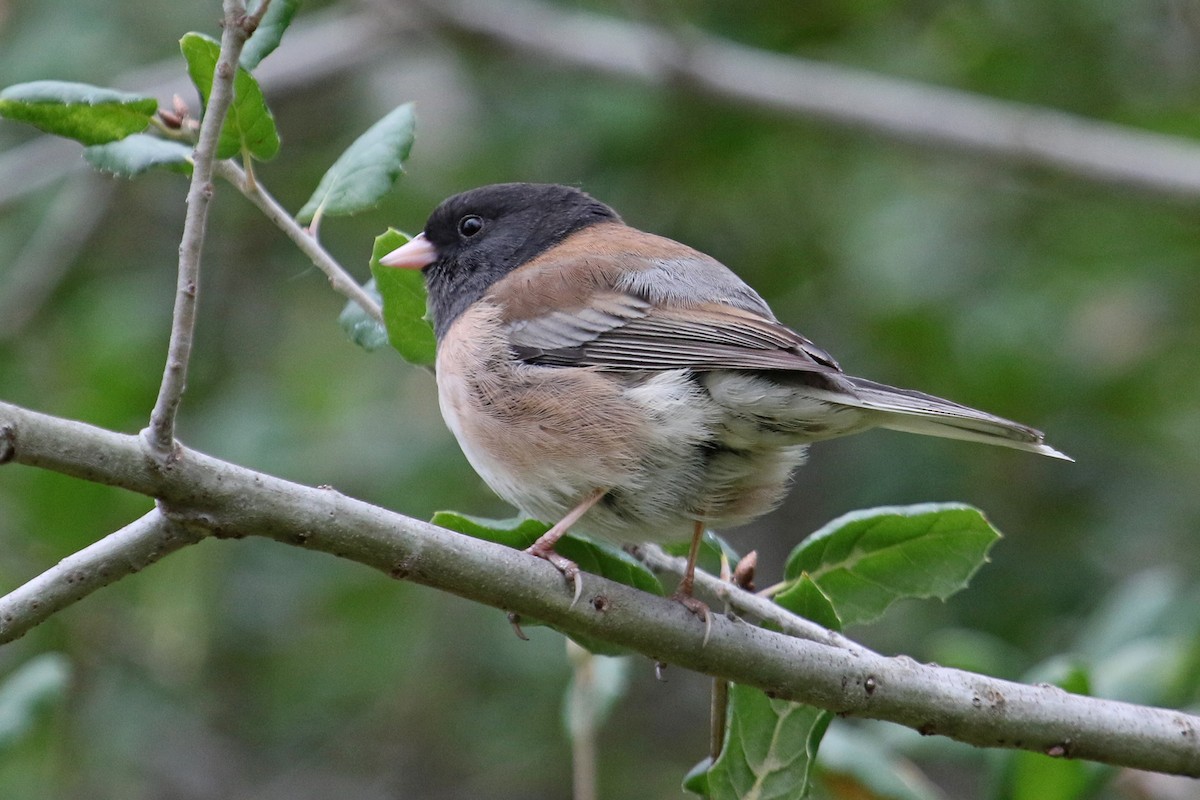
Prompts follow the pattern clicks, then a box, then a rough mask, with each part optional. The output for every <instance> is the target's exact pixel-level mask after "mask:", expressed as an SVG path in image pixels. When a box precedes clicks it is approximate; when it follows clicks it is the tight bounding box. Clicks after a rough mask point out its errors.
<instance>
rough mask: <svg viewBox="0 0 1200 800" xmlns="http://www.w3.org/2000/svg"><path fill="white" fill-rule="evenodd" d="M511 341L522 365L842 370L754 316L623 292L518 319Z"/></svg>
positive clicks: (755, 312)
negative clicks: (661, 301)
mask: <svg viewBox="0 0 1200 800" xmlns="http://www.w3.org/2000/svg"><path fill="white" fill-rule="evenodd" d="M743 286H744V284H743ZM755 297H757V295H755ZM759 302H760V303H761V300H760V301H759ZM762 307H763V308H764V309H765V308H766V306H765V304H764V305H763V306H762ZM766 314H767V315H769V314H770V311H769V310H767V311H766ZM509 340H510V342H511V343H512V346H513V349H514V350H515V353H516V355H517V357H518V358H520V359H521V360H523V361H525V362H527V363H531V364H541V365H545V366H555V367H599V368H605V369H621V370H640V369H653V370H666V369H685V368H686V369H696V370H715V369H777V370H801V371H806V372H839V371H840V370H839V367H838V365H837V362H836V361H834V359H833V357H832V356H830V355H829V354H828V353H826V352H825V351H824V350H822V349H820V348H819V347H817V346H816V345H814V344H813V343H812V342H810V341H809V340H808V339H806V338H804V337H803V336H801V335H800V334H798V333H796V332H795V331H793V330H791V329H790V328H787V327H785V326H784V325H781V324H780V323H779V322H777V321H776V320H775V319H774V318H773V317H771V316H764V315H763V314H762V313H761V312H759V311H758V310H757V309H754V310H750V309H746V308H739V307H737V306H734V305H729V304H725V303H721V302H707V303H703V304H694V303H693V304H692V305H656V304H654V303H652V302H651V301H650V300H649V299H647V298H645V297H640V296H637V295H635V294H631V293H628V292H621V291H611V292H600V293H596V294H593V295H592V296H591V298H590V301H589V303H588V305H587V306H586V307H585V308H581V309H572V310H570V311H552V312H549V313H546V314H543V315H541V316H537V317H534V318H532V319H524V320H516V321H514V322H512V323H510V325H509Z"/></svg>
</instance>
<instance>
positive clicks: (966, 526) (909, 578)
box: [784, 503, 1000, 625]
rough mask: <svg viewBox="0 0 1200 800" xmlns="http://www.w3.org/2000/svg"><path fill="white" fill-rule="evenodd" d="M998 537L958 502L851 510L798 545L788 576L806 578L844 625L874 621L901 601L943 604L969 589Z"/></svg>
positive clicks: (972, 510) (980, 517)
mask: <svg viewBox="0 0 1200 800" xmlns="http://www.w3.org/2000/svg"><path fill="white" fill-rule="evenodd" d="M999 538H1000V534H999V532H997V531H996V529H995V528H993V527H992V526H991V524H990V523H989V522H988V521H987V519H986V518H985V517H984V516H983V513H982V512H980V511H979V510H978V509H976V508H972V507H971V506H967V505H962V504H958V503H945V504H936V503H927V504H921V505H914V506H897V507H886V508H875V509H867V510H864V511H855V512H852V513H850V514H846V515H845V516H842V517H839V518H838V519H835V520H834V521H833V522H830V523H829V524H828V525H826V526H825V527H823V528H821V530H819V531H817V532H816V533H814V534H813V535H812V536H809V537H808V538H807V539H805V540H804V541H803V542H801V543H800V544H799V545H798V546H797V547H796V549H795V550H793V551H792V554H791V555H790V556H789V557H788V561H787V567H786V569H785V571H784V574H785V578H786V579H787V580H789V581H797V580H800V579H801V577H802V576H804V575H807V576H808V577H809V578H811V579H812V580H813V581H814V582H815V583H816V585H817V586H818V587H820V589H821V591H822V592H823V593H824V594H825V596H826V597H828V598H829V600H830V602H831V603H832V604H833V607H834V610H835V611H836V612H837V615H838V617H839V618H840V619H841V620H842V623H843V624H844V625H854V624H858V623H862V622H870V621H871V620H874V619H877V618H878V617H879V616H880V615H881V614H882V613H883V612H884V611H885V610H887V608H888V606H890V605H891V604H892V603H894V602H895V601H896V600H899V599H901V598H905V597H915V598H925V597H938V598H941V599H943V600H944V599H946V598H947V597H949V596H950V595H952V594H954V593H955V592H957V591H959V590H960V589H962V588H964V587H965V586H966V585H967V582H968V581H969V580H970V578H971V576H972V575H974V574H975V572H976V570H978V569H979V567H981V566H982V565H983V564H984V563H985V562H986V561H987V551H988V549H989V548H991V546H992V545H993V544H994V543H995V542H996V540H997V539H999Z"/></svg>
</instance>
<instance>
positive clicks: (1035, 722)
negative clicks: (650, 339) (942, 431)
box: [0, 403, 1200, 777]
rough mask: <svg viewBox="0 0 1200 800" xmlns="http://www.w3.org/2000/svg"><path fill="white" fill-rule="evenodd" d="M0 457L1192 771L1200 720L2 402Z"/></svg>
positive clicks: (345, 552) (932, 720)
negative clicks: (724, 600) (532, 551)
mask: <svg viewBox="0 0 1200 800" xmlns="http://www.w3.org/2000/svg"><path fill="white" fill-rule="evenodd" d="M7 461H12V462H16V463H19V464H26V465H30V466H36V467H42V468H45V469H51V470H54V471H56V472H61V473H63V474H66V475H72V476H75V477H78V478H83V479H85V480H91V481H95V482H98V483H103V484H108V485H112V486H120V487H123V488H126V489H130V490H132V491H135V492H140V493H143V494H147V495H151V496H154V497H157V498H160V499H161V500H162V501H163V502H165V503H167V504H168V505H169V506H170V507H172V508H181V509H188V510H189V511H190V512H191V514H192V515H193V517H192V519H193V521H195V522H197V523H198V524H199V523H201V521H202V524H203V525H204V526H205V527H206V528H208V529H209V530H210V531H212V533H213V534H214V535H216V536H242V535H255V536H265V537H269V538H271V539H275V540H276V541H279V542H283V543H287V544H291V545H295V546H299V547H305V548H307V549H310V550H319V551H322V552H326V553H331V554H333V555H335V556H338V557H340V558H348V559H351V560H353V561H358V562H359V563H362V564H366V565H367V566H370V567H374V568H375V569H378V570H381V571H382V572H384V573H386V574H388V575H390V576H391V577H393V578H397V579H405V580H410V581H413V582H415V583H420V584H423V585H425V586H431V587H433V588H436V589H441V590H443V591H447V592H451V593H453V594H456V595H458V596H460V597H464V598H467V599H469V600H474V601H476V602H480V603H484V604H486V605H490V606H494V607H496V608H501V609H506V610H509V611H512V612H515V613H518V614H523V615H528V616H530V617H535V618H537V619H541V620H544V621H546V622H549V623H551V624H553V625H555V626H557V627H559V628H560V629H562V630H564V631H567V632H569V633H575V634H585V635H588V636H592V637H595V638H597V639H601V640H603V641H606V642H611V643H613V644H616V645H620V646H623V647H627V648H630V649H633V650H636V651H638V652H640V653H644V654H645V655H647V656H649V657H651V658H653V659H656V660H662V661H667V662H670V663H673V664H677V665H679V666H681V667H685V668H688V669H693V670H696V671H698V672H703V673H706V674H709V675H715V676H719V677H722V678H726V679H728V680H732V681H736V682H738V683H742V684H746V685H750V686H756V687H758V688H761V689H763V690H764V691H767V692H770V693H771V695H772V696H774V697H779V698H785V699H788V700H795V701H798V702H802V703H808V704H811V705H815V706H820V707H822V708H828V709H831V710H834V711H836V712H838V713H841V714H847V715H853V716H860V717H867V718H873V719H884V720H890V721H892V722H897V723H900V724H902V725H907V726H908V727H911V728H915V729H917V730H918V731H920V732H922V733H925V734H939V735H943V736H948V737H950V738H953V739H957V740H958V741H962V742H967V743H969V744H973V745H978V746H983V747H1020V748H1022V749H1027V750H1034V751H1038V752H1042V753H1047V754H1050V755H1059V756H1066V757H1071V758H1083V759H1089V760H1092V761H1100V762H1104V763H1108V764H1115V765H1120V766H1127V767H1134V768H1138V769H1148V770H1154V771H1156V772H1166V773H1173V774H1180V775H1190V776H1193V777H1200V717H1196V716H1192V715H1188V714H1184V713H1182V712H1178V711H1169V710H1163V709H1157V708H1148V707H1144V706H1135V705H1132V704H1128V703H1120V702H1115V701H1110V700H1099V699H1096V698H1091V697H1081V696H1078V695H1072V694H1068V693H1067V692H1064V691H1062V690H1061V689H1058V688H1056V687H1052V686H1044V685H1043V686H1025V685H1022V684H1018V683H1012V682H1010V681H1002V680H997V679H993V678H988V677H984V676H981V675H974V674H971V673H968V672H963V671H961V670H954V669H946V668H942V667H935V666H930V665H924V664H918V663H916V662H915V661H913V660H912V659H909V658H905V657H898V658H885V657H883V656H880V655H878V654H875V653H871V652H869V651H863V652H853V651H850V650H847V649H845V648H840V647H830V646H827V645H823V644H819V643H817V642H812V641H807V640H804V639H799V638H795V637H791V636H786V635H783V634H780V633H774V632H772V631H768V630H766V629H763V628H759V627H756V626H752V625H749V624H747V623H745V622H743V621H741V620H739V619H733V618H728V617H725V616H721V615H716V614H714V615H713V619H712V629H711V633H710V634H709V638H708V641H707V644H705V630H704V626H703V625H701V624H700V623H699V622H698V621H697V620H696V618H695V617H694V616H693V615H692V614H690V613H689V612H687V611H686V610H684V609H683V607H682V606H680V604H678V603H676V602H674V601H672V600H669V599H667V598H662V597H656V596H653V595H649V594H646V593H644V592H640V591H638V590H636V589H633V588H631V587H629V586H625V585H623V584H619V583H613V582H612V581H608V580H605V579H603V578H600V577H598V576H595V575H588V576H587V577H586V579H585V582H584V587H585V589H586V590H587V591H586V593H585V598H586V600H585V602H580V603H572V598H571V593H570V592H569V591H567V587H566V586H565V585H564V584H563V580H562V575H561V574H559V572H558V571H557V570H556V569H555V568H554V567H553V566H551V565H550V564H548V563H546V562H545V561H542V560H540V559H536V558H530V557H529V556H528V555H527V554H525V553H521V552H519V551H516V550H512V549H510V548H506V547H503V546H501V545H498V544H493V543H491V542H486V541H482V540H478V539H472V538H470V537H467V536H462V535H460V534H456V533H452V532H450V531H446V530H443V529H441V528H437V527H434V526H432V525H430V524H428V523H425V522H421V521H419V520H415V519H411V518H408V517H404V516H401V515H399V514H395V513H392V512H389V511H386V510H384V509H381V508H378V507H376V506H372V505H369V504H367V503H364V502H362V501H359V500H355V499H353V498H350V497H346V496H344V495H342V494H340V493H339V492H337V491H335V490H333V489H328V488H321V489H313V488H309V487H306V486H301V485H299V484H295V483H291V482H289V481H285V480H282V479H280V478H275V477H272V476H270V475H265V474H262V473H258V472H253V471H251V470H248V469H245V468H243V467H239V466H236V465H234V464H230V463H227V462H224V461H220V460H217V459H215V458H212V457H210V456H206V455H203V454H201V453H197V452H195V451H193V450H189V449H187V448H182V447H181V448H180V449H179V452H178V455H177V457H176V458H175V459H172V460H171V461H170V462H167V463H162V462H159V461H157V460H155V459H153V458H148V457H147V451H146V445H145V443H144V442H143V441H142V440H141V439H140V438H139V437H137V436H127V435H123V434H118V433H114V432H111V431H107V430H103V429H101V428H95V427H92V426H90V425H85V424H83V423H80V422H72V421H68V420H63V419H59V418H56V417H51V416H48V415H45V414H39V413H36V412H33V411H28V410H25V409H22V408H19V407H17V406H13V405H9V404H7V403H0V464H2V463H5V462H7ZM77 568H79V569H86V568H87V565H85V564H82V563H81V564H78V565H77ZM18 591H21V590H18ZM22 626H23V627H24V629H28V627H29V626H30V623H29V622H28V620H27V619H24V618H21V616H20V614H19V613H14V614H13V616H12V618H9V617H8V616H0V641H7V640H11V639H12V638H15V637H16V636H17V635H19V634H18V633H16V631H17V630H19V629H21V628H22Z"/></svg>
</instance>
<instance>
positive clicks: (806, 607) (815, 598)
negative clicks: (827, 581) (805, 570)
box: [775, 575, 842, 631]
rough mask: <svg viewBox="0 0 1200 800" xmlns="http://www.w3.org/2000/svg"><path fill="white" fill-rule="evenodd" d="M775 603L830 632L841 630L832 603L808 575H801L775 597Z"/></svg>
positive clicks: (840, 623) (839, 621) (840, 624)
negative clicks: (822, 626)
mask: <svg viewBox="0 0 1200 800" xmlns="http://www.w3.org/2000/svg"><path fill="white" fill-rule="evenodd" d="M775 602H776V603H778V604H779V605H781V606H783V607H784V608H786V609H787V610H788V611H791V612H792V613H793V614H799V615H800V616H802V617H804V618H805V619H811V620H812V621H813V622H815V623H817V624H818V625H824V626H825V627H826V628H829V629H830V630H831V631H840V630H841V629H842V620H841V619H840V618H839V617H838V614H837V610H836V609H835V608H834V607H833V601H832V600H830V599H829V596H828V595H826V594H825V592H823V591H821V587H820V586H817V584H816V582H815V581H813V579H812V578H810V577H809V576H808V575H801V576H800V577H799V578H797V579H796V580H795V581H792V583H791V585H790V586H788V588H787V589H785V590H784V591H782V592H780V593H779V594H777V595H775Z"/></svg>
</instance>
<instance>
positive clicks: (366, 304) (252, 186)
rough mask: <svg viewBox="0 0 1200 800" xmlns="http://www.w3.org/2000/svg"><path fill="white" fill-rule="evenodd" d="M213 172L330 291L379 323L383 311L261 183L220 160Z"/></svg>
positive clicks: (233, 165) (231, 164) (236, 167)
mask: <svg viewBox="0 0 1200 800" xmlns="http://www.w3.org/2000/svg"><path fill="white" fill-rule="evenodd" d="M216 172H217V174H218V175H220V176H221V177H222V178H224V179H225V180H227V181H229V183H230V184H232V185H233V186H234V187H236V188H237V190H238V191H239V192H241V193H242V194H243V195H245V196H246V199H248V200H249V201H250V202H251V203H254V205H256V206H258V208H259V210H261V211H262V212H263V213H264V214H266V216H267V219H269V220H271V222H273V223H275V225H276V227H278V228H279V229H280V230H281V231H283V232H284V233H285V234H287V236H288V238H289V239H291V240H292V241H293V242H294V243H295V244H296V246H297V247H299V248H300V251H301V252H303V253H304V254H305V255H306V256H308V257H309V259H310V260H311V261H312V263H313V265H314V266H316V268H317V269H319V270H321V272H324V273H325V275H326V277H328V278H329V285H330V286H332V287H333V289H334V291H336V292H338V293H339V294H341V295H343V296H344V297H347V298H349V299H350V300H353V301H354V302H356V303H358V304H359V305H360V306H362V307H363V309H364V310H365V311H366V312H367V313H368V314H370V315H371V317H372V318H373V319H375V320H376V321H378V322H383V309H382V308H380V307H379V304H378V303H376V302H375V298H373V297H371V296H370V295H369V294H367V293H366V291H365V290H364V289H363V288H362V286H360V285H359V284H358V281H356V280H354V278H353V277H352V276H351V275H350V273H349V272H347V271H346V269H345V268H344V267H343V266H342V265H341V264H339V263H338V262H337V261H336V260H335V259H334V258H333V256H331V255H330V254H329V252H328V251H327V250H325V248H323V247H322V246H321V243H320V242H318V241H317V240H316V239H315V238H313V237H312V236H311V235H310V234H309V233H308V231H306V230H305V229H304V227H303V226H302V225H301V224H300V223H298V222H296V220H295V219H294V218H293V217H292V215H291V214H289V213H288V212H287V209H285V208H284V207H283V206H281V205H280V204H279V201H278V200H276V199H275V198H274V197H272V196H271V195H270V194H269V193H268V192H267V190H266V188H265V187H264V186H263V185H262V183H261V182H258V181H256V182H254V183H251V182H250V181H249V180H248V179H247V176H246V173H245V172H243V171H242V170H241V169H239V168H238V166H237V164H234V163H233V162H232V161H220V162H218V163H217V164H216Z"/></svg>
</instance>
